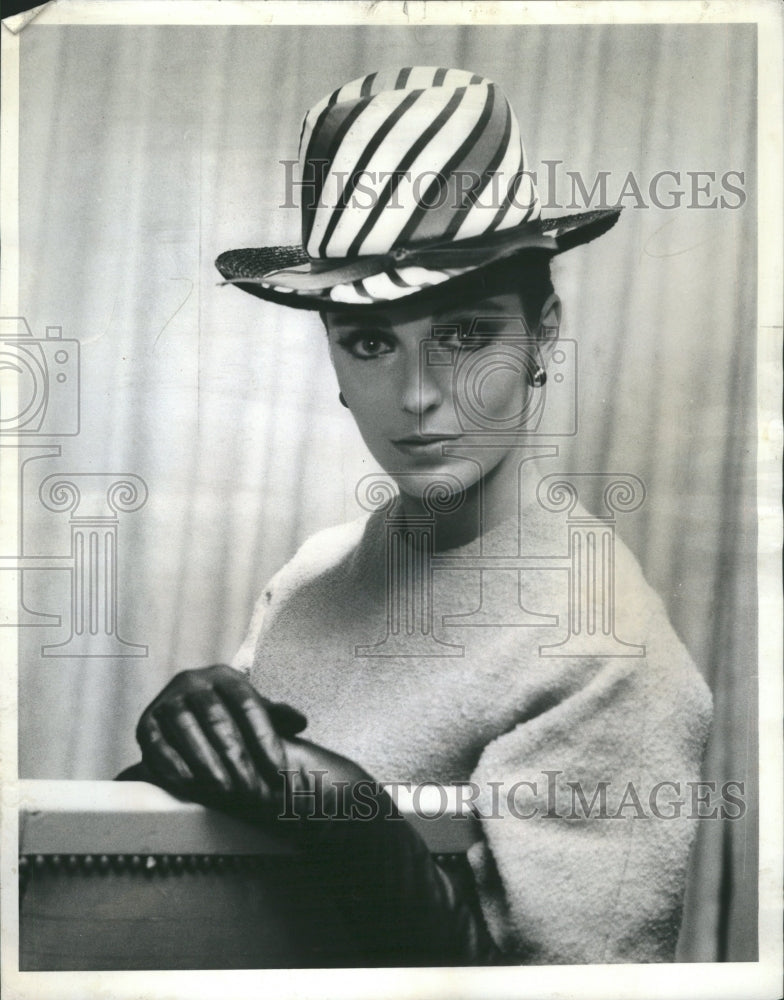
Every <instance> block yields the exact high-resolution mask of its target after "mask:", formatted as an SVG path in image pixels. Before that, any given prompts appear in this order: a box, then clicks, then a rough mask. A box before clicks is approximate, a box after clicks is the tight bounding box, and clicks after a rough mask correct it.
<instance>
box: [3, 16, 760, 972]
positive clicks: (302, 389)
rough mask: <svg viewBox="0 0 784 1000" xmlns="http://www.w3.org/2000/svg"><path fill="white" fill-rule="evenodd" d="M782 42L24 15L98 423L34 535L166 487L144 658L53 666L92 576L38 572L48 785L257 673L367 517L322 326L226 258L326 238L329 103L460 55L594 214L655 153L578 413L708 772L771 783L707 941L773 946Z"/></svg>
mask: <svg viewBox="0 0 784 1000" xmlns="http://www.w3.org/2000/svg"><path fill="white" fill-rule="evenodd" d="M754 32H755V29H754V27H753V26H748V25H735V26H709V27H708V26H699V25H694V26H685V25H673V26H670V27H662V26H652V25H641V26H596V27H583V26H580V27H570V26H563V27H552V26H542V27H526V28H522V27H520V28H510V27H470V28H460V27H454V28H449V27H447V28H440V27H439V28H430V27H424V28H420V27H416V28H388V27H384V28H365V27H304V26H303V27H276V28H271V27H259V28H255V27H227V28H212V27H211V28H199V27H134V28H130V27H129V28H116V27H89V26H88V27H57V26H47V25H36V24H32V25H30V26H28V27H27V28H26V29H25V30H24V32H23V33H22V36H21V85H22V100H21V182H20V185H21V190H20V218H21V234H22V235H21V288H20V300H19V301H20V312H21V314H22V315H24V317H25V318H26V319H27V321H28V322H29V324H30V327H31V329H32V331H33V334H34V335H35V336H36V337H38V338H41V337H43V336H44V335H45V328H46V327H47V326H52V325H56V326H61V327H62V330H63V337H65V338H76V339H77V340H79V342H80V348H81V369H80V377H81V396H80V399H81V411H80V429H79V434H78V435H76V436H72V437H63V438H51V439H49V438H42V440H45V441H46V442H47V443H50V444H51V443H54V442H56V443H59V445H60V447H61V454H60V456H59V457H52V456H49V457H46V455H41V456H40V457H37V458H35V459H34V460H32V461H29V462H28V463H27V464H26V466H25V480H24V481H25V498H24V518H25V522H24V546H25V551H26V553H27V554H29V555H34V554H38V555H41V556H45V557H54V556H58V555H66V554H67V553H68V552H69V550H70V549H69V547H70V534H69V532H70V528H69V524H68V514H67V513H65V514H64V513H56V512H52V511H51V510H47V509H45V508H44V507H43V505H42V504H41V502H40V501H39V499H38V496H39V494H38V490H39V487H40V484H41V482H42V481H43V480H44V479H45V478H46V477H47V476H49V475H51V474H53V473H94V474H98V473H117V474H121V473H122V474H129V473H130V474H135V475H137V476H140V477H142V479H143V480H144V482H145V483H146V485H147V488H148V490H149V496H148V500H147V502H146V503H145V505H144V506H143V507H142V508H141V509H140V510H137V511H135V512H128V513H121V514H120V515H119V523H118V528H117V538H118V543H117V546H118V547H117V599H118V605H117V607H118V622H119V631H120V634H121V635H122V637H123V638H124V639H125V640H126V641H128V642H136V643H142V644H146V645H147V647H148V654H147V656H143V657H135V658H134V657H128V658H107V657H98V658H91V659H87V658H73V657H64V656H51V655H47V656H42V655H41V647H42V645H44V644H47V643H55V642H60V641H63V640H64V639H65V638H67V635H68V629H67V627H65V626H66V624H67V617H68V614H69V612H68V604H69V600H70V597H69V594H70V591H69V579H70V578H69V574H67V573H64V572H60V571H55V570H50V571H37V572H28V573H27V574H26V576H25V587H24V600H25V603H26V605H27V607H28V608H30V609H32V610H35V611H37V612H47V613H50V614H59V615H62V616H64V622H65V624H64V625H63V627H62V628H60V629H57V628H53V627H51V626H50V627H43V628H33V627H31V628H26V629H23V630H22V653H23V655H22V664H21V679H20V684H21V687H20V760H21V774H22V776H23V777H35V778H42V777H46V778H110V777H112V776H113V775H114V774H115V773H116V772H117V771H118V770H119V769H120V768H122V767H123V766H125V765H127V764H130V763H131V762H132V761H133V760H134V759H135V757H136V751H135V746H134V738H133V732H134V726H135V722H136V719H137V718H138V715H139V713H140V712H141V710H142V709H143V707H144V706H145V704H146V703H147V702H148V701H149V700H150V699H151V698H152V697H153V696H154V694H155V693H156V692H157V690H158V689H159V688H160V687H161V686H162V685H163V683H165V681H166V680H167V679H168V678H169V677H170V676H171V675H172V674H173V673H174V672H175V671H177V670H179V669H182V668H184V667H187V666H198V665H204V664H207V663H210V662H216V661H225V660H227V659H229V658H230V657H231V656H232V655H233V652H234V651H235V649H236V647H237V646H238V644H239V642H240V640H241V638H242V636H243V632H244V630H245V628H246V625H247V622H248V618H249V614H250V610H251V607H252V604H253V602H254V599H255V597H256V596H257V594H258V593H259V592H260V590H261V588H262V587H263V585H264V583H265V581H266V580H267V579H268V578H269V577H270V575H271V574H272V573H273V572H274V571H275V570H276V569H278V568H279V567H280V566H281V564H282V563H283V562H284V561H285V560H286V559H287V558H288V557H290V556H291V555H292V553H293V552H294V551H295V549H296V548H297V546H298V545H299V544H300V543H301V542H302V541H303V540H304V539H305V538H306V537H307V536H308V535H309V534H311V533H312V532H313V531H315V530H317V529H319V528H322V527H325V526H327V525H331V524H335V523H338V522H340V521H343V520H346V519H349V518H352V517H355V516H357V515H358V514H359V513H360V510H359V508H358V506H357V504H356V501H355V500H354V487H355V485H356V482H357V480H358V478H359V477H360V476H361V475H363V474H364V473H366V472H369V471H372V470H374V469H375V466H374V464H373V463H372V461H371V459H370V458H369V457H368V455H367V453H366V452H365V450H364V448H363V445H362V443H361V441H360V439H359V436H358V434H357V432H356V430H355V428H354V426H353V424H352V421H351V417H350V415H349V414H348V412H347V411H345V410H343V409H342V408H341V407H340V406H339V405H338V403H337V387H336V384H335V380H334V377H333V375H332V373H331V370H330V367H329V361H328V357H327V352H326V347H325V338H324V335H323V332H322V331H320V327H319V323H318V319H317V317H316V318H314V316H312V315H310V314H307V313H300V312H295V311H288V312H287V311H286V310H282V309H279V308H276V307H274V306H271V305H266V304H263V303H261V302H259V301H256V300H254V299H252V298H251V297H250V296H247V295H244V294H242V293H240V292H238V291H237V290H235V289H233V288H230V287H218V275H217V272H216V271H215V270H214V267H213V260H214V258H215V257H216V256H217V254H218V253H219V252H221V251H222V250H225V249H229V248H232V247H240V246H260V245H265V244H275V243H280V244H285V243H295V242H298V238H299V234H298V213H297V212H296V211H295V210H293V209H289V210H281V209H280V207H279V206H280V205H281V204H282V203H283V202H284V200H285V189H284V168H283V167H282V165H281V164H280V162H279V161H280V160H281V159H283V158H293V157H296V146H297V139H298V135H299V126H300V123H301V119H302V116H303V114H304V112H305V110H306V109H307V108H308V107H309V106H310V105H311V104H312V103H314V102H315V101H316V100H317V99H318V98H320V97H321V96H322V95H323V94H325V93H327V92H328V91H329V90H331V89H333V88H334V87H336V86H338V85H340V84H341V83H343V82H345V81H347V80H350V79H352V78H354V77H356V76H359V75H362V74H364V73H366V72H368V71H370V70H372V69H376V68H381V67H384V66H390V65H395V64H399V65H410V64H424V65H441V66H457V67H463V68H466V69H470V70H472V71H475V72H477V73H481V74H484V75H486V76H489V77H490V78H492V79H494V80H496V81H497V82H498V83H499V84H500V85H501V87H502V89H503V90H504V91H505V93H506V94H507V96H508V97H509V99H510V101H511V103H512V106H513V107H514V108H515V109H516V111H517V113H518V116H519V118H520V122H521V129H522V133H523V136H524V139H525V142H526V147H527V151H528V156H529V162H530V164H531V165H532V166H533V167H534V168H535V169H536V168H537V165H539V170H540V171H542V173H543V172H544V170H545V168H544V167H543V166H542V164H543V163H544V161H546V160H551V161H552V160H562V161H564V163H563V165H562V166H558V167H557V170H558V174H557V177H558V182H559V190H558V192H557V194H556V199H557V200H558V201H559V202H560V204H561V205H562V206H564V207H565V208H566V209H569V208H570V207H571V206H570V201H571V191H570V185H569V179H568V177H567V176H566V174H565V173H564V171H565V170H567V169H572V170H579V171H580V172H581V174H582V176H583V177H584V178H586V181H587V183H588V185H589V187H590V184H591V182H592V179H593V178H594V177H595V175H596V174H597V173H598V172H599V171H609V172H610V174H609V179H608V197H609V199H610V200H614V199H615V198H616V197H618V195H619V193H620V191H621V188H622V185H623V181H624V178H625V177H626V175H627V173H628V172H629V171H632V172H633V173H634V175H635V177H636V178H637V179H638V181H639V183H640V186H641V191H642V193H643V196H644V198H645V200H646V202H647V203H648V206H649V207H646V208H636V207H634V198H633V197H627V198H626V199H625V200H624V204H626V205H627V208H626V211H625V212H624V213H623V216H622V218H621V221H620V222H619V223H618V225H617V226H616V228H615V229H614V230H613V231H612V233H611V234H610V235H609V236H607V237H605V238H604V239H602V240H600V241H598V242H597V243H595V244H592V245H591V246H590V247H588V248H583V249H579V250H575V251H574V252H572V253H569V254H567V255H566V256H565V257H564V258H562V259H559V260H558V262H557V264H556V267H555V274H554V277H555V283H556V288H557V289H558V291H559V294H560V295H561V297H562V299H563V302H564V310H565V316H564V328H563V331H562V332H563V336H564V337H567V338H574V339H575V340H577V341H578V343H579V345H580V348H579V349H580V393H579V420H580V428H581V431H580V433H579V435H578V436H577V437H576V438H574V439H569V440H567V441H566V443H563V442H562V443H561V444H562V456H561V457H562V459H563V461H562V462H561V465H559V468H569V469H572V470H574V471H584V472H590V471H611V472H629V473H634V474H635V475H637V476H639V477H640V478H641V479H642V480H643V482H644V483H645V486H646V490H647V498H646V502H645V504H644V505H643V506H642V507H641V508H640V510H639V511H637V512H635V513H630V514H628V515H624V516H621V517H620V519H619V522H618V530H619V533H620V534H621V535H622V537H623V538H624V539H625V540H626V542H627V543H628V544H629V545H630V547H631V548H632V550H633V551H634V552H635V553H636V555H637V556H638V558H639V560H640V562H641V564H642V567H643V570H644V572H645V574H646V576H647V578H648V579H649V581H650V582H651V583H652V584H653V585H654V586H655V587H656V588H657V589H658V590H659V592H660V593H661V594H662V596H663V598H664V600H665V602H666V604H667V606H668V608H669V612H670V615H671V617H672V620H673V622H674V625H675V628H676V630H677V631H678V633H679V634H680V636H681V637H682V639H683V641H684V642H685V644H686V645H687V647H688V648H689V650H690V652H691V654H692V656H693V657H694V659H695V661H696V663H697V664H698V666H699V668H700V669H701V670H702V671H703V673H704V675H705V677H706V679H707V680H708V682H709V684H710V685H711V688H712V690H713V692H714V697H715V706H716V719H715V725H714V729H713V733H712V737H711V742H710V746H709V751H708V756H707V760H706V764H705V769H704V771H705V776H706V777H707V778H709V779H710V780H714V781H717V782H718V783H719V784H721V783H722V782H724V781H726V780H730V779H732V780H738V781H744V782H745V783H746V786H745V788H746V798H747V801H748V813H747V815H746V817H745V819H744V820H739V821H736V822H734V823H733V822H724V823H718V822H711V821H709V820H705V821H702V822H701V823H700V832H699V842H698V849H697V851H696V852H695V856H694V863H693V866H692V867H693V870H692V878H691V882H690V888H689V895H688V905H687V918H686V921H685V925H684V931H683V934H682V941H681V956H682V958H683V959H684V960H701V961H716V960H726V959H733V960H742V959H753V958H754V957H755V949H756V895H755V893H756V867H757V855H756V827H755V815H756V813H755V808H754V805H753V803H754V802H755V801H756V798H755V796H756V789H755V787H754V781H755V768H756V721H755V713H756V681H757V677H756V670H757V668H756V663H757V659H756V607H755V602H756V590H755V586H756V584H755V580H756V575H755V551H756V535H755V531H756V499H755V479H754V475H755V471H754V469H755V337H756V319H755V303H756V261H755V253H756V240H755V232H756V231H755V212H756V205H755V198H754V179H755V160H754V156H755V148H756V120H755V108H756V100H755V86H756V66H755V52H756V49H755V33H754ZM663 170H672V171H681V174H682V176H681V181H680V187H681V188H682V189H683V190H685V192H686V195H685V197H684V198H683V202H682V204H681V206H680V207H679V208H677V209H673V210H667V209H660V208H656V207H655V206H652V205H651V204H650V199H649V195H648V191H647V183H648V181H649V180H650V178H651V177H653V175H654V174H656V173H657V172H659V171H663ZM730 170H736V171H743V172H744V182H743V184H742V185H741V182H740V181H738V179H737V178H736V179H735V181H734V183H735V184H736V185H739V186H742V187H743V188H744V192H745V199H746V200H745V204H743V205H742V206H741V207H738V208H729V207H728V208H724V209H722V208H721V207H720V206H716V207H714V208H693V207H689V203H690V202H691V201H692V200H693V198H692V192H691V188H690V185H691V181H690V178H689V177H688V176H687V175H686V173H685V172H686V171H710V172H713V173H714V174H715V176H716V178H717V180H716V183H715V184H714V185H713V187H714V191H713V192H711V194H710V195H700V196H699V198H700V200H701V201H703V202H707V201H710V198H711V197H712V195H713V194H721V193H722V192H721V191H720V188H719V182H718V179H720V178H721V176H722V175H723V174H724V173H725V172H726V171H730ZM700 183H701V184H705V183H706V181H705V179H703V180H702V181H701V182H700ZM539 185H540V188H545V187H546V185H545V184H544V183H543V178H542V177H540V180H539ZM677 186H678V184H677V183H676V182H675V180H674V179H672V181H671V183H670V184H664V185H662V191H666V190H672V189H673V188H675V187H677ZM627 190H628V189H627ZM725 193H726V192H725ZM728 200H729V202H730V204H733V205H734V204H737V202H738V201H739V200H740V199H739V198H738V197H734V198H729V199H728ZM577 207H581V206H580V205H578V206H577ZM52 385H53V388H52V389H51V393H52V394H54V393H56V392H59V389H57V387H56V386H54V383H52ZM51 405H52V406H53V407H54V406H55V405H58V406H66V405H70V404H68V403H67V401H65V402H64V401H63V400H62V399H60V398H59V397H58V399H57V400H53V402H52V404H51ZM53 412H54V410H53ZM31 440H32V439H31ZM26 455H27V457H32V455H33V453H32V452H29V453H26ZM559 461H560V460H559ZM663 696H664V697H666V696H667V694H666V692H663Z"/></svg>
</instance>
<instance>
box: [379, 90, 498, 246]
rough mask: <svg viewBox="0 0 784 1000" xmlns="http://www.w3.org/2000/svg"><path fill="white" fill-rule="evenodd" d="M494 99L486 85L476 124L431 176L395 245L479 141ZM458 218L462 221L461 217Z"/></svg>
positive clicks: (405, 237)
mask: <svg viewBox="0 0 784 1000" xmlns="http://www.w3.org/2000/svg"><path fill="white" fill-rule="evenodd" d="M494 100H495V87H488V88H487V96H486V97H485V106H484V107H483V108H482V113H481V114H480V115H479V118H478V119H477V122H476V124H475V125H474V127H473V128H472V129H471V131H470V132H469V134H468V135H467V136H466V138H465V139H464V140H463V142H462V143H461V144H460V146H459V147H458V149H457V151H456V152H455V153H454V154H453V155H452V156H451V157H450V158H449V159H448V160H447V162H446V163H445V164H444V166H443V168H442V170H441V171H440V172H439V174H438V176H436V177H434V178H433V181H432V183H431V184H430V186H429V187H428V189H427V191H426V192H425V194H424V196H423V197H422V198H420V199H419V205H418V207H417V208H416V209H415V210H414V212H413V214H412V215H411V218H410V219H409V220H408V222H407V223H406V224H405V226H404V227H403V229H402V230H401V232H400V235H399V236H398V237H397V238H396V240H395V245H396V246H401V245H403V244H405V243H406V242H407V241H408V239H409V238H410V237H411V234H412V233H413V232H414V231H415V230H416V228H417V226H418V225H419V223H420V221H421V220H422V217H423V216H424V215H425V213H426V212H427V211H429V209H428V207H427V206H428V205H429V204H432V197H433V196H435V194H436V193H437V190H438V189H440V187H441V185H442V182H443V181H446V182H447V183H448V179H449V177H450V175H451V173H452V171H453V170H454V169H455V167H456V166H457V165H458V163H461V162H462V161H463V160H464V159H465V157H466V156H467V155H468V154H469V153H470V152H471V150H472V149H473V148H474V146H475V145H476V144H477V142H478V141H479V137H480V136H481V135H482V134H483V133H484V130H485V126H486V125H487V123H488V121H489V120H490V116H491V115H492V113H493V102H494ZM460 218H461V221H462V217H460ZM450 221H451V220H450ZM450 235H451V234H450Z"/></svg>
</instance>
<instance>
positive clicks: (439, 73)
mask: <svg viewBox="0 0 784 1000" xmlns="http://www.w3.org/2000/svg"><path fill="white" fill-rule="evenodd" d="M446 74H447V70H445V69H442V68H440V67H439V68H438V69H437V70H436V73H435V76H434V77H433V86H434V87H440V86H441V84H442V83H443V82H444V77H445V76H446Z"/></svg>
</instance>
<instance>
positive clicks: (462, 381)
mask: <svg viewBox="0 0 784 1000" xmlns="http://www.w3.org/2000/svg"><path fill="white" fill-rule="evenodd" d="M521 313H522V309H521V302H520V297H519V295H518V293H516V292H503V293H501V294H494V295H492V297H488V298H486V299H483V300H480V301H475V302H473V303H472V304H471V306H470V307H468V308H459V309H450V308H449V307H448V306H444V307H439V308H438V310H437V311H435V309H434V307H433V306H432V305H431V306H430V307H429V308H428V307H424V308H423V307H422V306H421V305H420V306H417V305H416V304H415V303H408V304H405V305H400V304H398V305H395V306H394V307H392V308H390V309H389V310H385V311H383V312H381V311H378V312H374V313H373V314H372V315H370V314H365V315H364V316H363V315H358V314H356V313H353V314H352V313H351V312H348V311H347V312H344V313H332V314H330V315H328V317H327V318H326V320H325V322H326V325H327V332H328V336H329V346H330V353H331V357H332V363H333V365H334V367H335V371H336V373H337V378H338V383H339V385H340V389H341V392H342V393H343V397H344V399H345V400H346V404H347V405H348V407H349V409H350V410H351V413H352V415H353V417H354V419H355V420H356V423H357V426H358V427H359V430H360V433H361V434H362V437H363V438H364V440H365V443H366V445H367V446H368V448H369V449H370V451H371V453H372V455H373V457H374V458H375V459H376V461H377V462H378V463H379V464H380V465H381V466H382V468H383V469H384V470H385V471H386V472H388V473H389V474H390V475H391V476H393V477H394V478H395V479H396V480H397V482H398V485H399V487H400V489H401V490H402V491H403V492H406V493H411V494H418V493H420V492H421V490H422V489H423V488H424V487H425V486H426V485H427V484H428V483H432V482H433V481H435V480H439V479H444V478H446V477H455V478H456V479H457V481H458V482H459V483H460V486H461V487H462V488H463V489H467V488H469V487H471V486H473V485H474V484H475V483H476V482H477V481H478V480H479V479H480V478H481V477H482V476H485V475H487V474H488V473H489V472H491V471H492V470H493V469H495V468H496V467H497V466H498V465H499V464H501V463H503V462H504V460H505V459H507V458H508V457H509V454H510V452H511V449H512V447H513V445H514V444H515V443H518V444H519V434H515V430H516V429H519V428H520V427H521V425H523V424H524V421H525V419H526V413H527V411H528V409H529V406H530V400H531V393H536V392H538V391H539V390H537V389H532V388H531V387H530V385H529V374H531V373H532V372H533V371H535V369H536V367H537V366H538V364H537V362H541V357H540V353H539V349H538V347H537V346H536V344H535V342H534V340H533V337H532V334H531V333H529V332H528V330H527V328H526V326H525V323H524V321H523V319H522V315H521ZM469 445H471V447H470V448H469V447H468V446H469ZM467 456H471V458H473V460H471V458H468V457H467ZM447 482H454V480H453V479H451V478H447Z"/></svg>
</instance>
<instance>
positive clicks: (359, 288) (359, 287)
mask: <svg viewBox="0 0 784 1000" xmlns="http://www.w3.org/2000/svg"><path fill="white" fill-rule="evenodd" d="M351 287H352V288H353V289H354V291H355V292H356V293H357V295H361V296H362V298H363V299H370V300H371V301H372V300H373V296H372V295H371V294H370V292H369V291H368V290H367V289H366V288H365V285H364V283H363V281H362V279H361V278H360V279H359V281H352V282H351Z"/></svg>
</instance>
